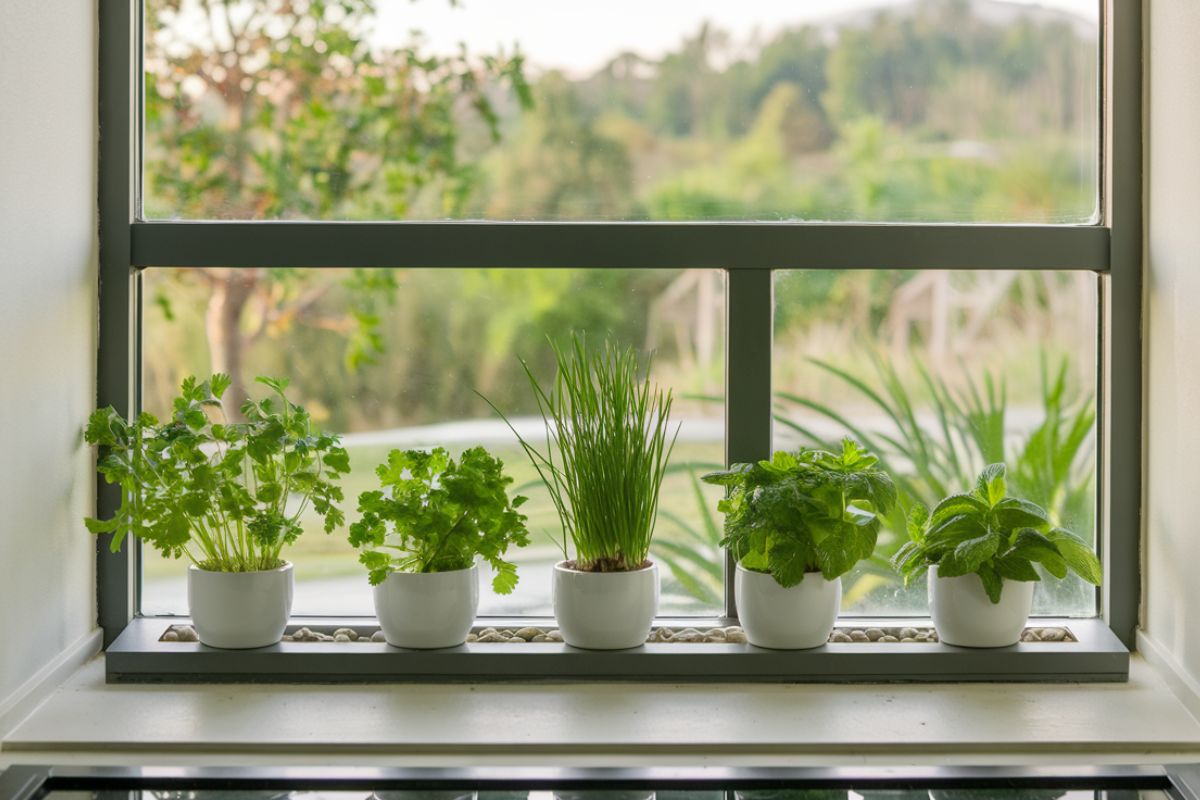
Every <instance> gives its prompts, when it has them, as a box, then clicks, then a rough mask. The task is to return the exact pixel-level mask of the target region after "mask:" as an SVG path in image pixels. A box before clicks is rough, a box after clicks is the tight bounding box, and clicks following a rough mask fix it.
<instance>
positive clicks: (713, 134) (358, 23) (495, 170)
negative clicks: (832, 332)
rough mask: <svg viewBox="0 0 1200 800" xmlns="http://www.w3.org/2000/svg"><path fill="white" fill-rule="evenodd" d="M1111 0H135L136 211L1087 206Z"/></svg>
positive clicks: (739, 214) (677, 214) (579, 214)
mask: <svg viewBox="0 0 1200 800" xmlns="http://www.w3.org/2000/svg"><path fill="white" fill-rule="evenodd" d="M1099 5H1100V4H1099V3H1098V2H1097V0H1053V1H1052V2H1034V0H1010V1H1009V2H1001V1H1000V0H997V1H996V2H991V3H983V4H981V3H944V2H932V1H931V0H810V2H805V3H792V2H786V1H785V0H745V2H739V3H728V2H721V1H720V0H702V1H701V2H698V1H697V0H655V2H654V3H649V4H648V3H645V2H640V1H639V0H609V2H607V3H604V4H599V5H594V6H590V7H587V8H585V7H584V6H583V4H579V3H560V2H554V0H505V1H504V2H488V3H462V2H458V3H454V2H451V1H450V0H419V1H418V2H412V0H377V2H374V3H370V2H367V0H348V1H347V2H342V3H316V2H307V1H306V0H296V2H291V3H286V4H281V3H277V2H274V0H242V2H238V3H233V4H229V3H203V4H201V3H200V2H198V0H183V1H182V2H179V1H178V0H176V1H175V2H167V1H166V0H148V1H147V36H146V56H145V67H146V82H145V87H146V98H145V115H146V116H145V176H144V177H145V181H144V183H145V197H144V209H145V210H144V213H145V215H146V216H147V217H149V218H182V219H327V220H339V219H347V220H362V219H380V220H400V219H407V220H441V219H489V220H763V221H823V220H824V221H828V220H838V221H846V220H850V221H890V222H994V223H1005V222H1014V223H1016V222H1020V223H1089V222H1094V221H1096V220H1097V219H1098V213H1099V212H1098V207H1099V203H1098V198H1099V190H1098V186H1099V179H1098V174H1099V173H1098V168H1099V163H1100V150H1099V129H1100V128H1099V119H1100V112H1099V108H1100V106H1099V89H1098V87H1099V79H1098V64H1099V61H1100V52H1099V41H1100V35H1099V32H1100V19H1099V13H1100V12H1099ZM632 19H636V20H638V23H637V24H630V23H629V20H632ZM584 31H586V35H583V32H584ZM564 32H567V33H564Z"/></svg>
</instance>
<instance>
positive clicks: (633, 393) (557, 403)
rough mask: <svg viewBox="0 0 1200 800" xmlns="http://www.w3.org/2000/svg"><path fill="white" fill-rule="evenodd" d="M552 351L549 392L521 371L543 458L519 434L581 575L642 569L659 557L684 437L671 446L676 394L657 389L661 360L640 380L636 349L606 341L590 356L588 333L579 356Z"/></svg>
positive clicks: (577, 342)
mask: <svg viewBox="0 0 1200 800" xmlns="http://www.w3.org/2000/svg"><path fill="white" fill-rule="evenodd" d="M550 346H551V348H552V349H553V351H554V357H555V360H556V361H557V363H558V373H557V376H556V378H555V381H554V385H553V386H552V387H551V388H550V391H549V392H547V391H546V390H545V389H543V388H542V386H541V385H540V384H539V383H538V381H537V378H535V377H534V375H533V372H532V371H531V370H530V369H529V367H528V365H526V364H525V362H521V363H522V365H523V366H525V372H526V375H527V376H528V377H529V382H530V385H531V386H532V388H533V392H534V395H535V398H536V400H537V404H538V410H539V411H540V412H541V415H542V419H543V420H544V422H545V426H546V446H545V449H544V452H542V451H539V450H538V449H537V448H535V447H534V446H533V445H531V444H530V443H529V442H527V441H526V440H525V439H524V438H523V437H521V435H520V434H517V431H516V429H515V428H513V433H515V434H517V438H518V439H519V440H520V442H521V446H522V447H523V448H524V449H525V452H526V454H527V455H528V456H529V459H530V461H531V462H532V463H533V466H534V468H535V469H537V471H538V474H539V475H540V476H541V478H542V481H543V482H544V483H545V484H546V488H547V489H548V490H549V492H550V497H551V500H553V502H554V507H555V509H556V510H557V511H558V517H559V520H560V521H561V523H562V526H563V531H564V534H565V535H566V536H569V537H570V539H571V541H572V542H573V543H574V545H575V552H576V557H575V562H576V567H577V568H578V569H581V570H587V571H594V572H620V571H627V570H635V569H640V568H642V567H643V566H644V565H645V563H646V557H647V556H648V555H649V552H650V540H651V539H652V537H653V536H654V523H655V519H656V516H657V512H658V496H659V490H660V489H661V487H662V481H663V477H664V476H665V475H666V468H667V461H668V460H669V459H670V457H671V451H672V450H673V449H674V447H675V438H676V437H678V435H679V430H678V428H676V431H675V436H673V437H671V441H670V443H669V444H668V442H667V433H668V431H667V427H668V424H669V419H670V414H671V392H670V391H667V392H666V393H664V392H663V391H662V389H660V388H658V387H655V388H653V389H651V387H650V379H649V373H650V367H651V363H652V361H653V356H651V358H649V359H647V363H646V376H647V377H646V378H645V379H644V380H643V379H640V378H639V365H638V360H637V354H636V352H635V351H634V349H633V348H632V347H630V348H629V349H627V350H625V351H623V352H622V351H621V350H619V349H617V348H616V346H615V345H613V344H612V342H610V341H608V340H606V341H605V342H604V347H603V349H601V350H596V351H592V352H589V351H588V349H587V346H586V342H585V339H584V337H583V336H582V335H581V334H573V335H572V349H571V350H570V351H565V350H564V349H563V348H561V347H559V346H558V345H557V344H555V343H554V342H553V341H552V342H551V343H550ZM489 405H490V402H489ZM492 408H493V409H494V410H495V411H496V413H498V414H500V416H501V417H502V418H503V419H504V420H505V422H508V418H507V417H505V416H504V414H503V413H502V412H501V411H500V410H499V409H497V408H496V407H495V406H494V405H493V406H492ZM509 427H510V428H511V427H512V424H511V423H509ZM556 449H557V451H558V456H557V458H556V456H555V450H556ZM563 552H564V554H565V553H566V546H565V541H564V546H563Z"/></svg>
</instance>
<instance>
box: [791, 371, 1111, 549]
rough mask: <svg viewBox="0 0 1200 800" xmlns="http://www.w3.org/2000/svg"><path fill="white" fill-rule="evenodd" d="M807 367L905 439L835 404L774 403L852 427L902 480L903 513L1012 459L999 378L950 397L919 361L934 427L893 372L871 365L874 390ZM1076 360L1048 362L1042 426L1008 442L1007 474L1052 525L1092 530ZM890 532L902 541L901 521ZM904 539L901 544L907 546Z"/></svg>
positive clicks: (800, 429) (1088, 416)
mask: <svg viewBox="0 0 1200 800" xmlns="http://www.w3.org/2000/svg"><path fill="white" fill-rule="evenodd" d="M810 361H811V363H813V364H814V365H816V366H817V367H819V368H821V369H822V370H824V371H825V372H828V373H829V374H831V375H834V376H836V377H837V378H838V379H839V380H841V381H844V382H845V383H847V384H848V385H849V386H851V387H852V388H853V389H854V390H855V391H856V392H857V393H858V394H860V395H861V396H862V397H863V398H864V399H866V400H867V401H869V402H870V404H871V405H873V406H875V407H876V408H878V409H879V410H880V411H881V412H883V413H884V414H885V415H886V417H887V419H888V420H889V421H890V422H891V423H892V424H893V425H894V426H895V428H896V430H897V431H898V433H899V435H894V436H893V435H887V434H883V433H879V434H875V433H871V432H869V431H866V430H863V429H862V428H861V426H857V425H855V424H854V423H853V422H852V421H851V420H849V419H847V418H846V417H844V416H843V415H842V414H840V413H839V412H838V411H837V410H836V409H834V408H831V407H830V406H827V405H824V404H821V403H817V402H814V401H812V400H809V399H808V398H805V397H801V396H798V395H793V394H788V393H780V394H778V395H777V397H778V398H779V399H780V400H783V401H785V402H789V403H794V404H796V405H799V406H802V407H804V408H808V409H811V410H813V411H815V412H817V413H818V414H820V415H822V416H824V417H825V418H826V419H829V420H831V421H833V422H835V423H837V424H839V425H841V426H842V427H843V428H845V429H846V431H848V432H849V433H850V434H851V435H852V436H854V437H855V438H857V439H858V440H859V441H861V442H863V443H864V445H865V446H866V447H867V448H868V449H870V450H871V451H872V452H873V453H876V454H877V455H878V456H879V460H880V464H881V465H882V466H883V468H884V470H886V471H887V472H888V473H889V474H890V475H892V476H893V478H894V479H895V481H896V485H897V487H898V489H899V492H900V505H901V506H905V507H911V506H913V505H914V504H917V503H920V504H923V505H926V506H933V505H935V504H936V503H937V501H938V499H939V498H942V497H945V496H946V495H948V494H950V493H951V492H952V491H953V487H956V486H963V485H967V484H970V483H971V482H973V480H974V476H975V474H976V473H977V471H978V470H980V469H982V468H983V466H984V465H987V464H993V463H997V462H1000V461H1004V460H1005V459H1006V455H1008V454H1006V453H1005V446H1006V445H1005V431H1006V427H1007V426H1006V418H1007V400H1006V386H1005V382H1004V379H1003V377H1000V378H996V377H994V376H993V375H992V374H991V373H989V372H984V374H983V380H982V382H979V381H975V380H968V382H967V386H966V389H965V390H964V391H963V392H959V393H955V392H952V391H951V390H950V389H949V388H948V387H947V386H946V385H945V383H944V382H943V381H941V380H938V379H936V378H934V377H933V375H932V374H931V373H930V372H929V371H928V370H927V369H926V368H925V367H924V366H923V365H922V364H921V363H920V362H917V370H918V373H919V375H920V378H921V386H920V389H923V390H924V391H925V392H926V393H927V394H928V395H929V397H930V406H931V410H932V412H933V419H934V425H933V426H932V427H931V426H929V424H928V422H923V421H922V420H920V419H918V405H917V403H918V401H917V399H916V397H915V394H916V392H915V391H914V390H913V389H910V388H907V387H906V386H905V385H904V383H903V382H902V381H901V379H900V376H899V374H898V373H897V372H896V369H895V367H893V366H892V365H891V364H889V363H888V362H887V361H885V360H884V359H883V358H882V357H880V356H878V355H877V356H875V357H874V364H875V370H876V377H877V383H879V384H882V388H881V389H876V388H874V387H873V386H872V385H871V384H869V383H868V382H867V381H866V380H864V379H862V378H859V377H857V376H855V375H852V374H850V373H849V372H847V371H845V370H843V369H841V368H840V367H837V366H834V365H832V364H827V363H825V362H822V361H817V360H815V359H810ZM1069 366H1070V362H1069V361H1068V360H1067V359H1064V360H1063V361H1062V363H1061V364H1060V366H1059V369H1058V371H1057V372H1056V373H1055V374H1054V375H1053V376H1051V375H1050V374H1049V373H1048V371H1047V367H1046V363H1045V359H1044V356H1043V360H1042V365H1041V367H1042V410H1043V413H1044V416H1043V419H1042V422H1041V423H1040V424H1039V425H1038V426H1037V428H1035V429H1034V430H1033V431H1032V432H1031V433H1030V434H1029V435H1028V438H1026V439H1024V440H1019V441H1017V442H1014V443H1010V444H1009V445H1008V446H1009V447H1010V454H1011V456H1012V459H1013V463H1014V464H1015V468H1014V469H1013V471H1012V473H1011V474H1010V475H1009V476H1008V480H1010V481H1011V482H1012V488H1013V490H1014V492H1016V493H1017V494H1019V495H1022V496H1026V497H1031V498H1033V499H1034V501H1036V502H1037V503H1040V504H1041V505H1042V506H1043V507H1045V508H1046V509H1047V510H1048V513H1049V517H1050V519H1051V520H1052V521H1053V522H1054V524H1055V525H1061V524H1064V523H1067V521H1068V520H1073V521H1076V522H1075V524H1080V525H1084V526H1087V527H1091V520H1092V509H1091V498H1092V477H1093V476H1092V467H1091V463H1090V461H1089V460H1088V459H1087V458H1086V457H1085V456H1086V455H1087V453H1088V450H1089V447H1090V446H1091V432H1092V429H1093V426H1094V424H1095V419H1096V412H1095V406H1094V404H1093V402H1092V398H1091V397H1090V396H1086V397H1083V398H1074V397H1071V395H1070V393H1069V392H1068V389H1067V373H1068V368H1069ZM775 418H776V420H777V421H778V422H779V423H780V424H782V425H785V426H787V427H789V428H791V429H793V430H794V431H796V432H797V433H799V434H801V435H802V436H804V437H805V438H807V439H809V440H810V441H812V442H814V443H816V444H817V445H818V446H824V447H826V448H828V447H830V446H831V442H828V441H826V440H825V439H823V438H822V437H820V436H818V435H816V434H815V433H813V432H812V431H811V430H809V429H807V428H805V427H804V426H803V425H800V424H799V423H797V422H795V421H794V420H791V419H788V418H787V417H785V416H783V415H782V414H776V417H775ZM887 527H888V528H890V529H891V530H893V531H895V532H897V533H901V532H902V531H903V530H904V527H905V525H904V521H903V519H901V518H899V517H898V516H897V517H896V518H894V519H889V520H888V522H887ZM903 538H904V537H903V536H900V537H899V539H900V540H903Z"/></svg>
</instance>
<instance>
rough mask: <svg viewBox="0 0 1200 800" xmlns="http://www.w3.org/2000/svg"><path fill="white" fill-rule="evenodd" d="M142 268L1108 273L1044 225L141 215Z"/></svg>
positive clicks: (1061, 232) (1100, 252) (1105, 241)
mask: <svg viewBox="0 0 1200 800" xmlns="http://www.w3.org/2000/svg"><path fill="white" fill-rule="evenodd" d="M131 241H132V253H133V263H134V264H135V265H137V266H141V267H214V266H219V267H294V268H300V267H308V268H323V267H324V268H331V267H364V268H365V267H401V268H417V267H439V268H454V267H460V268H461V267H488V268H505V267H571V268H605V267H612V268H630V267H634V268H653V269H662V268H676V269H690V268H697V267H703V268H713V269H743V268H754V269H810V270H811V269H889V270H909V269H977V270H993V269H994V270H1011V269H1021V270H1069V271H1079V270H1082V271H1092V272H1105V271H1107V270H1108V269H1109V251H1110V232H1109V229H1107V228H1103V227H1075V226H1054V225H858V224H813V223H802V224H788V223H761V224H760V223H724V224H709V223H677V224H669V223H413V222H395V223H384V222H375V223H359V222H139V223H134V224H133V225H132V226H131Z"/></svg>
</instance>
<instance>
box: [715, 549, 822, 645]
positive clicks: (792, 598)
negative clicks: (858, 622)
mask: <svg viewBox="0 0 1200 800" xmlns="http://www.w3.org/2000/svg"><path fill="white" fill-rule="evenodd" d="M734 598H735V599H736V600H737V611H738V621H739V622H740V623H741V625H742V628H743V629H744V630H745V631H746V639H748V640H749V642H750V644H752V645H754V646H755V647H767V648H770V649H772V650H804V649H807V648H809V647H820V646H821V645H823V644H825V643H826V642H827V641H829V634H830V633H832V632H833V625H834V623H835V622H836V621H837V615H838V611H839V609H841V606H842V579H841V578H834V579H833V580H831V581H827V580H825V578H823V577H822V576H821V573H819V572H813V573H809V574H808V575H806V576H805V578H804V580H802V581H800V583H798V584H796V585H795V586H789V587H788V588H786V589H785V588H783V587H782V586H780V585H779V584H778V583H776V582H775V578H773V577H772V576H770V575H766V574H764V573H762V572H754V571H752V570H748V569H745V568H743V567H742V565H741V564H738V568H737V583H736V584H735V585H734Z"/></svg>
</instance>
